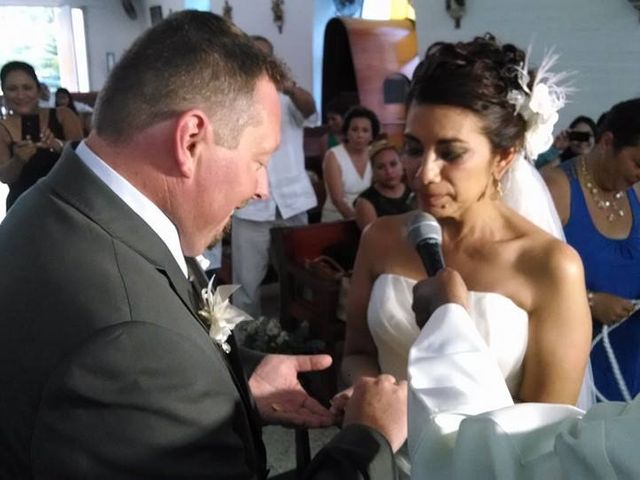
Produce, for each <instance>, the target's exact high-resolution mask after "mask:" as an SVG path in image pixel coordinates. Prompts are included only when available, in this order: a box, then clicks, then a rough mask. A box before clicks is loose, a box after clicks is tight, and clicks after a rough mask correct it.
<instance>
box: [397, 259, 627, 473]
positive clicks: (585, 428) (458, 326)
mask: <svg viewBox="0 0 640 480" xmlns="http://www.w3.org/2000/svg"><path fill="white" fill-rule="evenodd" d="M413 294H414V300H413V310H414V312H415V315H416V319H418V321H419V322H420V324H424V323H425V322H426V325H425V326H424V327H423V328H422V331H421V332H420V335H419V337H418V339H417V340H416V342H415V343H414V344H413V346H412V347H411V353H410V354H409V413H408V415H409V440H408V443H409V451H410V452H411V464H412V478H413V479H415V480H425V479H428V480H452V479H455V480H478V479H495V480H551V479H567V480H568V479H580V480H603V479H619V480H623V479H624V480H636V479H638V478H640V456H638V447H637V445H638V440H640V396H638V397H636V398H635V400H634V401H633V402H632V403H631V404H627V403H622V402H607V403H602V404H598V405H595V406H593V407H592V408H591V409H590V410H589V411H587V413H586V415H585V414H584V412H583V411H582V410H580V409H578V408H575V407H573V406H570V405H566V404H542V403H519V404H516V403H515V402H514V399H513V398H512V396H511V394H510V393H509V389H508V386H507V385H506V384H505V381H504V378H503V375H502V372H501V370H500V368H499V365H498V364H497V363H496V360H495V357H494V356H493V355H492V353H491V351H490V350H489V349H488V348H487V345H486V343H485V341H484V339H483V337H482V335H481V334H480V332H479V331H478V330H477V329H476V328H469V327H470V326H471V325H473V319H472V318H471V316H470V313H469V301H470V297H469V292H468V291H467V288H466V285H465V284H464V281H463V280H462V278H461V277H460V275H459V274H458V273H457V272H456V271H455V270H452V269H449V268H447V269H444V270H442V271H440V272H439V273H438V274H437V275H436V276H435V277H433V278H429V279H426V280H423V281H421V282H419V283H418V284H417V285H416V286H415V288H414V290H413ZM567 347H568V348H570V346H569V345H568V346H567Z"/></svg>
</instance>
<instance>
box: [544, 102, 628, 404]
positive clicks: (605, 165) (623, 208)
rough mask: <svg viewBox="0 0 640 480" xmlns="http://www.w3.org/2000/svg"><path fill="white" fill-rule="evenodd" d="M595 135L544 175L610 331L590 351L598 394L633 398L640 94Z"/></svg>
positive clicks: (600, 320)
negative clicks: (592, 142) (590, 144)
mask: <svg viewBox="0 0 640 480" xmlns="http://www.w3.org/2000/svg"><path fill="white" fill-rule="evenodd" d="M598 136H599V140H598V144H597V145H596V146H595V148H594V149H593V150H591V151H590V152H588V153H585V154H583V155H581V156H579V157H577V158H574V159H573V160H570V161H568V162H566V163H563V164H561V165H560V167H558V168H555V169H552V170H549V171H546V172H545V179H546V181H547V183H548V185H549V189H550V190H551V194H552V195H553V199H554V201H555V204H556V207H557V209H558V213H559V214H560V219H561V220H562V224H563V225H564V232H565V235H566V237H567V242H569V244H570V245H571V246H573V248H575V249H576V250H577V251H578V253H579V254H580V256H581V257H582V262H583V263H584V267H585V274H586V280H587V289H588V290H589V304H590V306H591V316H592V318H593V321H594V331H593V332H594V335H595V336H597V337H599V338H601V337H602V335H606V338H605V339H603V340H601V341H599V342H598V343H596V345H595V346H594V348H593V350H592V352H591V365H592V367H593V374H594V379H595V385H596V387H597V389H598V391H599V392H600V394H601V395H602V396H601V397H600V398H601V399H607V400H627V401H630V400H631V399H632V398H633V397H635V396H636V395H637V394H638V393H640V313H638V312H637V309H636V306H637V301H638V300H640V203H639V202H638V196H639V195H640V184H639V183H638V182H640V98H636V99H634V100H628V101H626V102H622V103H619V104H617V105H615V106H614V107H613V108H612V109H611V110H610V111H609V112H608V113H607V114H606V116H605V117H604V120H603V122H602V126H601V127H600V131H599V132H598ZM629 315H631V317H629ZM622 320H624V322H622V323H619V322H621V321H622ZM607 346H610V347H611V350H612V352H611V353H609V352H608V348H606V347H607ZM616 372H619V373H620V375H618V374H617V373H616Z"/></svg>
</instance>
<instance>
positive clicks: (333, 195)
mask: <svg viewBox="0 0 640 480" xmlns="http://www.w3.org/2000/svg"><path fill="white" fill-rule="evenodd" d="M342 132H343V134H344V141H343V143H341V144H340V145H337V146H335V147H333V148H332V149H330V150H329V151H328V152H327V153H326V155H325V157H324V161H323V164H322V170H323V172H324V183H325V187H326V189H327V200H326V202H325V204H324V207H323V208H322V221H323V222H334V221H336V220H344V219H350V218H353V217H354V216H355V210H354V207H353V202H354V201H355V199H356V198H357V197H358V195H359V194H360V193H361V192H363V191H364V190H366V189H367V188H369V186H370V185H371V164H370V162H369V145H370V144H371V142H372V141H373V140H374V139H375V138H376V137H377V136H378V134H379V133H380V121H379V120H378V117H377V116H376V114H375V113H373V112H372V111H371V110H369V109H368V108H365V107H362V106H356V107H353V108H351V109H350V110H349V111H348V112H347V113H346V115H345V118H344V124H343V126H342Z"/></svg>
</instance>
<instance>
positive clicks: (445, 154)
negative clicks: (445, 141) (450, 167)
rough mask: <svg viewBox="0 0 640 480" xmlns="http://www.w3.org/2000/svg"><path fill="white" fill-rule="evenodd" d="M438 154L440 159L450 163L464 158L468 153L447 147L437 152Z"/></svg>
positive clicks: (464, 150)
mask: <svg viewBox="0 0 640 480" xmlns="http://www.w3.org/2000/svg"><path fill="white" fill-rule="evenodd" d="M436 153H437V155H438V158H441V159H442V160H444V161H445V162H449V163H450V162H455V161H456V160H459V159H460V158H462V157H463V156H464V155H465V154H466V153H467V150H466V149H464V148H454V147H445V148H442V149H439V150H437V152H436Z"/></svg>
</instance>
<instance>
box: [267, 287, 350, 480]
mask: <svg viewBox="0 0 640 480" xmlns="http://www.w3.org/2000/svg"><path fill="white" fill-rule="evenodd" d="M278 289H279V285H278V283H271V284H267V285H263V286H262V287H261V300H262V302H261V305H262V314H263V315H266V316H269V317H278V314H279V302H278V295H279V290H278ZM337 432H338V429H337V428H336V427H332V428H326V429H316V430H311V431H309V443H310V445H311V456H312V457H313V455H315V454H316V452H318V450H320V448H322V446H324V445H325V444H326V443H327V442H328V441H329V440H330V439H331V438H332V437H333V436H334V435H335V434H336V433H337ZM262 438H263V440H264V443H265V445H266V447H267V462H268V466H269V469H270V473H269V477H270V478H272V477H274V476H277V475H279V474H282V473H284V472H289V471H292V470H294V469H295V466H296V450H295V433H294V431H293V430H291V429H287V428H283V427H278V426H269V427H265V428H264V429H263V435H262ZM291 478H295V477H293V476H292V477H291Z"/></svg>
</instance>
